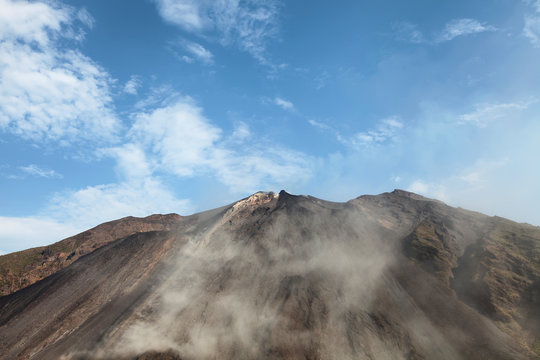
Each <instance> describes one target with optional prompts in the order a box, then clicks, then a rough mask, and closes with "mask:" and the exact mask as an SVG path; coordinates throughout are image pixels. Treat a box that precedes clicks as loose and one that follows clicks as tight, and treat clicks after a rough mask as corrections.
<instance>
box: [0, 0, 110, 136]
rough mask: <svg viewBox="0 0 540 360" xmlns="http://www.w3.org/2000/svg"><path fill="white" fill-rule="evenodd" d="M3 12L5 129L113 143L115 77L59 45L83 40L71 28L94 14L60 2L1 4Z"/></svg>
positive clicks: (0, 86)
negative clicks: (112, 92) (58, 3)
mask: <svg viewBox="0 0 540 360" xmlns="http://www.w3.org/2000/svg"><path fill="white" fill-rule="evenodd" d="M53 4H54V5H53ZM0 8H1V9H2V11H1V13H0V40H1V41H0V129H2V130H4V131H9V132H12V133H14V134H17V135H19V136H21V137H23V138H27V139H32V140H35V141H38V140H61V141H63V142H64V143H65V142H72V141H77V140H82V139H84V140H92V141H111V140H113V139H114V138H115V135H116V133H117V130H118V129H119V127H120V122H119V120H118V119H117V118H116V115H115V113H114V110H113V105H112V99H111V96H110V91H109V87H110V83H111V81H112V80H111V78H110V76H109V75H108V74H107V73H106V72H105V71H104V70H103V69H101V68H100V67H99V66H98V65H97V64H95V63H94V62H93V61H92V60H90V59H89V58H87V57H86V56H84V55H83V54H82V53H80V52H79V51H77V50H70V49H66V48H63V47H62V46H61V45H60V44H61V43H63V42H65V41H76V40H80V38H81V36H80V32H79V33H76V32H75V30H74V29H73V27H72V25H73V24H74V22H75V21H76V20H79V21H84V22H86V23H89V22H90V20H89V19H88V16H89V15H88V14H87V13H84V12H82V13H81V12H79V13H75V12H74V11H73V10H72V9H71V8H69V7H65V6H60V5H57V4H56V3H51V4H49V3H47V4H45V3H39V2H27V1H10V0H0ZM85 14H86V15H85Z"/></svg>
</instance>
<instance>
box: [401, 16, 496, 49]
mask: <svg viewBox="0 0 540 360" xmlns="http://www.w3.org/2000/svg"><path fill="white" fill-rule="evenodd" d="M496 30H497V29H496V28H495V27H493V26H491V25H487V24H485V23H481V22H480V21H478V20H475V19H452V20H450V21H449V22H448V23H446V25H445V26H444V28H443V30H442V31H441V32H439V33H438V34H435V35H432V36H431V37H430V36H426V35H424V33H422V31H420V30H419V29H418V26H417V25H415V24H411V23H407V22H402V23H399V24H397V25H396V26H395V33H396V37H397V38H398V39H399V40H403V41H408V42H411V43H414V44H424V43H425V44H438V43H442V42H446V41H450V40H453V39H455V38H457V37H459V36H465V35H472V34H477V33H482V32H487V31H496Z"/></svg>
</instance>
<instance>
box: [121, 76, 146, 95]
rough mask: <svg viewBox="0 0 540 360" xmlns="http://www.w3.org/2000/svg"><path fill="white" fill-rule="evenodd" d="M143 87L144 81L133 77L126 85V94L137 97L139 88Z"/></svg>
mask: <svg viewBox="0 0 540 360" xmlns="http://www.w3.org/2000/svg"><path fill="white" fill-rule="evenodd" d="M141 86H142V80H141V77H140V76H137V75H131V77H130V78H129V80H128V81H127V82H126V84H125V85H124V92H125V93H126V94H130V95H137V93H138V91H139V88H140V87H141Z"/></svg>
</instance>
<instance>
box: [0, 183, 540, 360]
mask: <svg viewBox="0 0 540 360" xmlns="http://www.w3.org/2000/svg"><path fill="white" fill-rule="evenodd" d="M158 222H159V221H158ZM147 230H148V229H147ZM156 230H158V231H145V232H134V233H132V234H127V235H129V236H126V237H121V238H119V237H118V238H116V240H114V241H111V242H109V243H107V244H105V245H103V246H101V247H99V249H97V250H94V251H90V252H88V253H87V255H85V256H81V257H80V258H79V259H78V260H76V261H74V262H73V263H72V264H70V265H69V266H65V267H62V268H61V270H59V271H56V272H54V271H53V272H51V274H52V275H51V276H48V277H46V278H44V279H43V280H41V281H39V282H37V283H35V284H33V285H31V286H29V287H26V288H24V289H22V290H20V291H17V292H15V293H12V294H10V295H7V296H3V297H0V357H1V358H3V359H4V358H6V359H17V358H24V359H26V358H35V359H58V358H66V359H68V358H78V359H215V358H220V359H221V358H228V359H259V358H272V359H299V358H301V359H535V358H538V357H539V355H540V349H539V348H540V229H539V228H537V227H532V226H529V225H524V224H517V223H514V222H511V221H508V220H505V219H501V218H493V217H487V216H484V215H481V214H478V213H473V212H469V211H465V210H462V209H455V208H451V207H448V206H446V205H445V204H443V203H441V202H438V201H433V200H429V199H426V198H423V197H420V196H418V195H415V194H411V193H407V192H404V191H399V190H396V191H394V192H392V193H385V194H381V195H377V196H362V197H359V198H357V199H354V200H351V201H349V202H347V203H331V202H326V201H322V200H319V199H316V198H313V197H305V196H292V195H290V194H287V193H286V192H281V193H280V194H279V196H278V195H274V194H272V193H270V194H265V193H257V194H255V195H253V196H251V197H249V198H247V199H244V200H242V201H239V202H237V203H235V204H233V205H231V206H228V207H224V208H220V209H216V210H213V211H209V212H205V213H201V214H197V215H193V216H189V217H175V218H174V219H170V218H169V220H168V222H166V225H163V229H156ZM0 259H1V258H0ZM23 273H24V272H23Z"/></svg>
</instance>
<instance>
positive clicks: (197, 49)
mask: <svg viewBox="0 0 540 360" xmlns="http://www.w3.org/2000/svg"><path fill="white" fill-rule="evenodd" d="M180 44H181V46H182V48H184V50H185V51H187V52H188V53H189V56H186V55H185V56H183V57H182V58H183V59H184V60H185V61H186V62H188V63H191V62H193V61H194V60H199V61H200V62H202V63H203V64H207V65H211V64H213V63H214V54H212V53H211V52H210V50H208V49H206V48H205V47H204V46H202V45H201V44H198V43H196V42H192V41H187V40H183V41H181V42H180Z"/></svg>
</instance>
